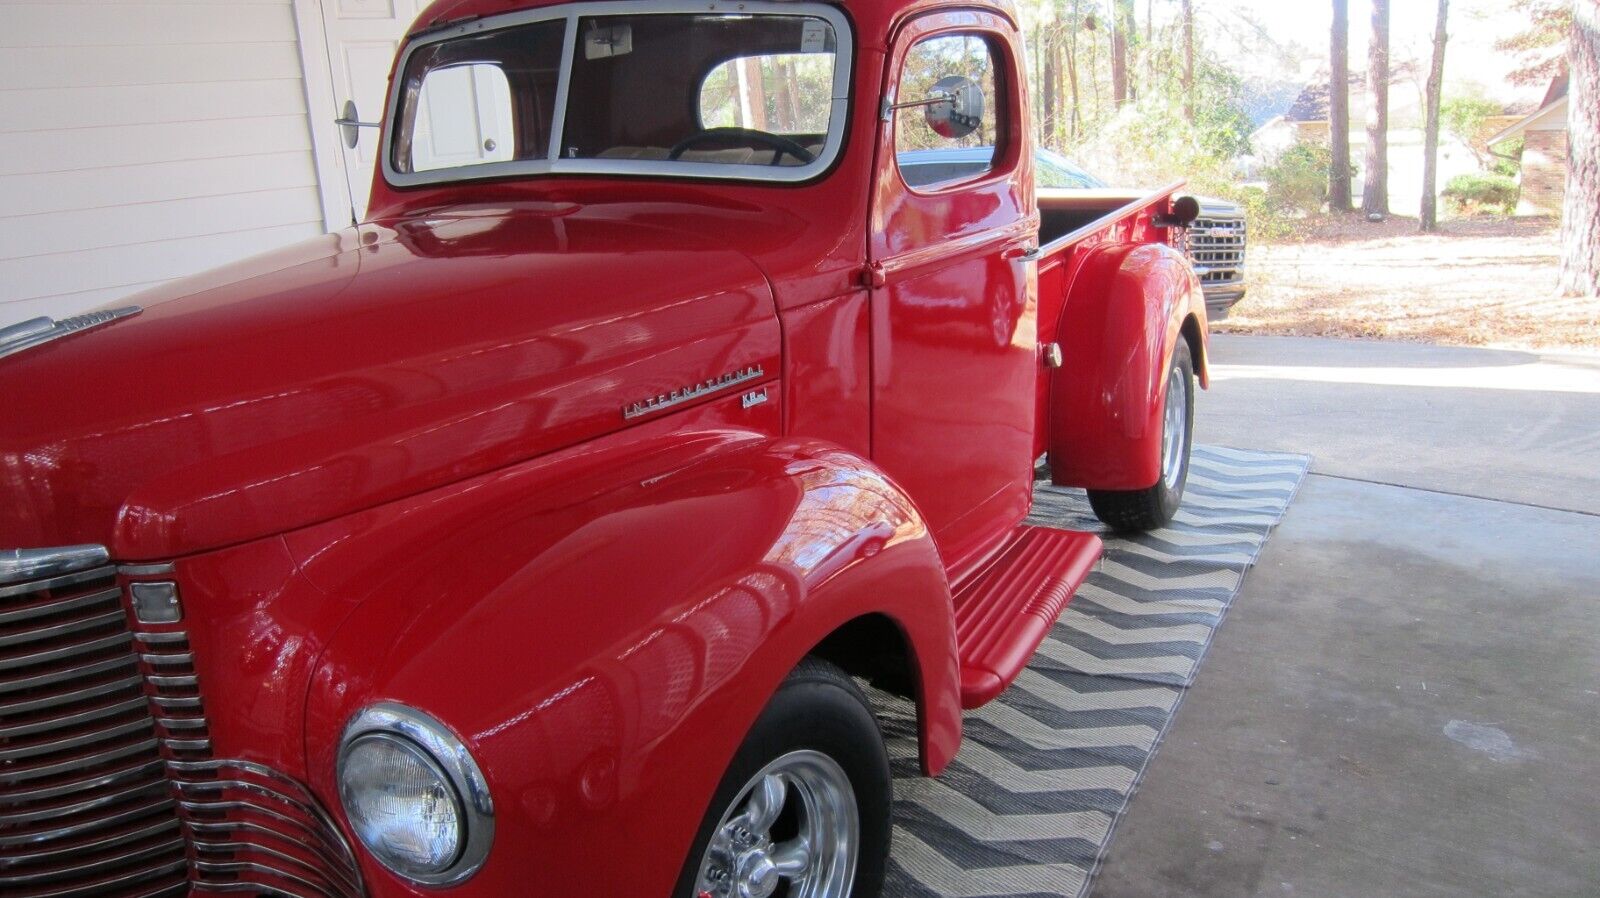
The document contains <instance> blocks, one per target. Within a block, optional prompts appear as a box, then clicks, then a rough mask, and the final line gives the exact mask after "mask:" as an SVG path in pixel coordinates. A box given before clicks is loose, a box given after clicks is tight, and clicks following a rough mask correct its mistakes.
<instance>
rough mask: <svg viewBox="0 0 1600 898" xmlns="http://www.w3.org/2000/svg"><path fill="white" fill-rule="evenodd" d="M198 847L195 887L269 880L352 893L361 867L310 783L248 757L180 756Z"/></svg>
mask: <svg viewBox="0 0 1600 898" xmlns="http://www.w3.org/2000/svg"><path fill="white" fill-rule="evenodd" d="M172 767H173V772H174V777H175V779H174V782H175V783H176V785H177V789H178V795H179V797H180V801H179V805H180V807H181V809H182V813H183V817H184V822H185V825H186V826H187V827H188V829H189V832H190V833H191V836H192V839H193V842H194V847H195V868H196V889H197V891H240V890H248V889H247V888H246V887H247V886H249V885H253V886H255V887H258V888H259V887H270V888H271V889H272V890H273V891H274V892H276V893H279V894H285V895H293V896H300V898H354V896H359V895H361V894H362V889H361V873H360V870H359V868H357V866H356V863H355V859H354V857H353V855H352V854H351V851H350V847H349V845H348V843H346V842H345V841H344V838H343V836H341V835H340V833H339V830H338V828H337V827H335V826H334V824H333V821H332V820H330V819H329V818H328V815H327V814H326V813H325V812H324V811H323V810H322V809H321V807H320V806H319V805H318V804H317V801H316V799H315V798H313V797H312V795H311V793H309V792H307V791H306V789H305V787H304V786H302V785H300V784H299V783H297V782H295V781H294V780H292V779H289V778H288V777H286V776H284V775H283V774H281V773H278V772H277V771H275V770H273V769H271V768H269V767H264V766H262V765H260V764H252V763H250V762H248V761H235V760H218V761H175V762H173V764H172Z"/></svg>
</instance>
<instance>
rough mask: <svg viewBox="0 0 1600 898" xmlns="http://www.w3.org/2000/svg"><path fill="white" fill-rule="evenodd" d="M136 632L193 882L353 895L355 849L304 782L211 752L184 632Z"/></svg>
mask: <svg viewBox="0 0 1600 898" xmlns="http://www.w3.org/2000/svg"><path fill="white" fill-rule="evenodd" d="M134 636H135V640H136V643H137V646H138V649H139V660H140V662H141V665H142V666H143V667H144V669H145V679H146V680H147V681H148V682H149V684H150V690H149V692H150V703H151V705H152V706H153V707H154V708H155V713H156V723H157V724H158V725H159V727H160V733H161V741H162V744H163V746H164V747H165V748H166V751H167V772H168V776H169V777H170V778H171V780H172V786H173V789H174V791H175V792H176V793H177V796H178V814H179V816H180V817H181V818H182V820H183V824H184V832H185V835H186V836H187V838H188V841H189V844H190V846H191V847H192V848H193V850H194V856H193V866H194V872H193V877H192V879H193V886H194V890H195V892H219V893H224V892H225V893H234V894H238V893H244V894H268V895H284V896H289V898H359V896H360V895H362V894H363V893H362V890H361V874H360V871H359V868H358V867H357V866H356V862H355V856H354V855H353V854H352V852H351V851H350V847H349V845H348V843H346V842H345V841H344V838H343V837H342V836H341V835H340V833H339V830H338V828H337V827H336V826H335V825H334V824H333V821H332V820H331V819H330V818H329V817H328V815H327V814H326V812H324V811H323V810H322V808H321V806H320V805H319V804H318V803H317V800H316V798H315V797H313V796H312V795H311V793H310V792H309V791H307V790H306V788H305V787H304V786H302V785H300V784H299V783H298V782H296V781H295V780H293V779H290V778H289V777H287V776H285V775H283V774H281V773H279V772H277V771H275V770H273V769H272V768H270V767H265V766H263V765H261V764H256V763H252V762H250V761H237V760H227V759H213V758H212V756H211V731H210V726H209V724H208V723H207V721H206V715H205V700H204V698H203V697H202V696H201V694H200V682H199V678H198V677H197V676H196V674H195V670H194V653H193V652H192V651H191V650H190V647H189V642H188V637H187V636H185V635H184V634H183V633H182V632H175V631H169V632H140V633H136V634H134Z"/></svg>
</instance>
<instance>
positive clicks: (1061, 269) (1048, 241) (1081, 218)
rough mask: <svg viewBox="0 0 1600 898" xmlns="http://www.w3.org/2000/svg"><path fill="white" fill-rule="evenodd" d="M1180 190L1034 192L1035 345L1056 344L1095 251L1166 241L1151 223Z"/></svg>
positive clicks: (1040, 432) (1040, 445)
mask: <svg viewBox="0 0 1600 898" xmlns="http://www.w3.org/2000/svg"><path fill="white" fill-rule="evenodd" d="M1182 187H1183V182H1182V181H1178V182H1175V183H1173V184H1169V185H1167V186H1166V187H1163V188H1161V189H1159V190H1155V191H1150V192H1147V193H1141V192H1139V191H1130V190H1125V189H1116V188H1109V189H1099V190H1064V189H1060V188H1040V189H1039V191H1038V194H1037V195H1038V202H1039V319H1038V320H1039V343H1040V345H1048V344H1051V343H1055V342H1057V336H1056V335H1057V329H1058V327H1059V326H1060V323H1061V317H1062V311H1063V310H1064V309H1065V308H1066V305H1067V302H1068V301H1069V299H1070V297H1071V296H1072V288H1073V284H1074V282H1075V280H1076V278H1077V275H1078V271H1079V269H1080V268H1081V267H1082V264H1083V261H1084V260H1085V259H1087V258H1088V257H1089V255H1090V254H1091V252H1092V251H1093V250H1094V249H1095V248H1096V247H1100V246H1107V245H1116V244H1130V243H1131V244H1144V243H1166V242H1168V240H1169V239H1171V231H1170V230H1169V229H1167V228H1164V227H1157V226H1156V225H1155V223H1154V221H1153V219H1154V217H1155V216H1156V215H1157V214H1158V213H1164V212H1165V211H1166V208H1167V199H1168V198H1169V197H1171V196H1173V195H1174V194H1175V193H1177V192H1178V190H1180V189H1181V188H1182ZM1084 299H1086V300H1092V299H1094V297H1084ZM1047 392H1048V391H1040V394H1039V399H1038V407H1037V413H1038V424H1037V426H1036V427H1035V428H1034V433H1035V434H1037V437H1036V443H1035V446H1034V449H1035V450H1036V451H1035V453H1034V454H1035V456H1038V455H1042V454H1043V453H1044V451H1045V441H1044V434H1045V433H1047V432H1048V426H1047V423H1046V403H1047V401H1048V397H1047V395H1046V394H1047Z"/></svg>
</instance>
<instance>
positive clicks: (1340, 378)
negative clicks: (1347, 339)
mask: <svg viewBox="0 0 1600 898" xmlns="http://www.w3.org/2000/svg"><path fill="white" fill-rule="evenodd" d="M1211 380H1212V382H1213V383H1217V382H1223V381H1230V380H1293V381H1307V382H1313V383H1329V384H1366V385H1370V386H1384V387H1441V388H1446V389H1470V390H1529V391H1538V392H1545V393H1600V368H1595V369H1590V368H1584V367H1568V366H1564V365H1559V364H1549V363H1532V364H1527V365H1510V366H1489V367H1462V368H1351V367H1316V366H1307V367H1302V366H1299V365H1294V366H1281V365H1212V366H1211Z"/></svg>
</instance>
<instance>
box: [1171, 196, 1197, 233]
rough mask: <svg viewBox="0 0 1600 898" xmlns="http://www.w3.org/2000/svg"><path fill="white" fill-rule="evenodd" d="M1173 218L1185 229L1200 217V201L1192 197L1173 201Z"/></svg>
mask: <svg viewBox="0 0 1600 898" xmlns="http://www.w3.org/2000/svg"><path fill="white" fill-rule="evenodd" d="M1172 217H1173V218H1175V219H1177V220H1178V223H1179V224H1181V225H1183V226H1184V227H1188V226H1189V225H1191V224H1193V223H1194V220H1195V219H1196V218H1199V217H1200V201H1199V200H1197V199H1195V198H1194V197H1192V196H1180V197H1178V198H1177V199H1175V200H1173V201H1172Z"/></svg>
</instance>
